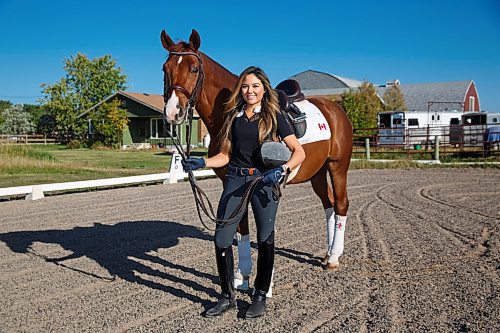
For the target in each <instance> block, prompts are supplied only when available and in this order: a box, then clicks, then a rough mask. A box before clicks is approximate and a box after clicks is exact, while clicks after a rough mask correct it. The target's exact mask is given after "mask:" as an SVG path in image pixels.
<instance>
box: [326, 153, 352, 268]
mask: <svg viewBox="0 0 500 333" xmlns="http://www.w3.org/2000/svg"><path fill="white" fill-rule="evenodd" d="M347 169H348V168H347V167H344V166H343V165H342V164H340V163H338V162H329V163H328V172H329V174H330V179H331V183H332V185H333V197H334V210H335V215H334V216H333V218H330V220H329V228H331V227H332V226H333V230H334V232H333V242H332V243H331V244H330V246H329V248H328V253H327V256H328V259H327V262H326V263H325V266H324V268H325V269H336V268H338V266H339V258H340V256H342V254H343V253H344V238H345V229H346V227H347V210H348V208H349V200H348V198H347ZM330 235H331V234H330Z"/></svg>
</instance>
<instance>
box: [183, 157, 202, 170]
mask: <svg viewBox="0 0 500 333" xmlns="http://www.w3.org/2000/svg"><path fill="white" fill-rule="evenodd" d="M181 164H182V168H183V169H184V172H189V171H193V170H196V169H201V168H204V167H205V165H206V162H205V159H204V158H195V157H190V158H186V159H185V160H181Z"/></svg>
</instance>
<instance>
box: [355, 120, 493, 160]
mask: <svg viewBox="0 0 500 333" xmlns="http://www.w3.org/2000/svg"><path fill="white" fill-rule="evenodd" d="M366 139H368V140H369V145H368V146H367V144H366ZM436 140H437V141H438V145H439V147H438V148H439V150H440V153H441V155H442V156H446V155H457V156H461V157H463V156H466V155H468V156H476V157H489V156H492V155H498V156H500V126H489V127H488V126H487V125H452V126H429V127H425V128H365V129H355V131H354V139H353V143H354V154H365V153H366V151H367V149H369V150H370V152H371V154H393V153H398V154H401V153H404V154H406V155H408V157H410V156H412V155H415V154H420V155H425V154H427V155H428V157H431V156H432V154H429V153H432V151H434V150H435V149H436V144H435V143H436Z"/></svg>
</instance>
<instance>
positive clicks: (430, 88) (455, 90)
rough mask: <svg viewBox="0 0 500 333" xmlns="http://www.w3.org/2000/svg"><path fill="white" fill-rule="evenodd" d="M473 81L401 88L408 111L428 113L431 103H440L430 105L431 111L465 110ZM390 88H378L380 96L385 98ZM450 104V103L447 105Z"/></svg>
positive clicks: (419, 84)
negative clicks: (385, 93) (466, 99)
mask: <svg viewBox="0 0 500 333" xmlns="http://www.w3.org/2000/svg"><path fill="white" fill-rule="evenodd" d="M472 83H473V81H472V80H467V81H454V82H435V83H418V84H400V85H399V88H400V89H401V92H402V93H403V95H404V98H405V102H406V105H407V106H408V110H410V111H411V110H416V111H427V108H428V107H429V106H428V103H429V102H438V103H435V104H433V105H430V110H450V111H451V110H463V104H459V103H464V102H465V96H466V94H467V90H468V89H469V87H470V85H471V84H472ZM387 88H389V87H377V93H378V95H379V96H384V92H385V90H386V89H387ZM445 102H449V103H445Z"/></svg>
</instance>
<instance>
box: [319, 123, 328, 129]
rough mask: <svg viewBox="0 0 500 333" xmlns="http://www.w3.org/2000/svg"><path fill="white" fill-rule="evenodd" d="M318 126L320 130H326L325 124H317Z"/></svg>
mask: <svg viewBox="0 0 500 333" xmlns="http://www.w3.org/2000/svg"><path fill="white" fill-rule="evenodd" d="M318 126H319V129H320V130H326V124H325V123H323V124H320V123H318Z"/></svg>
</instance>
